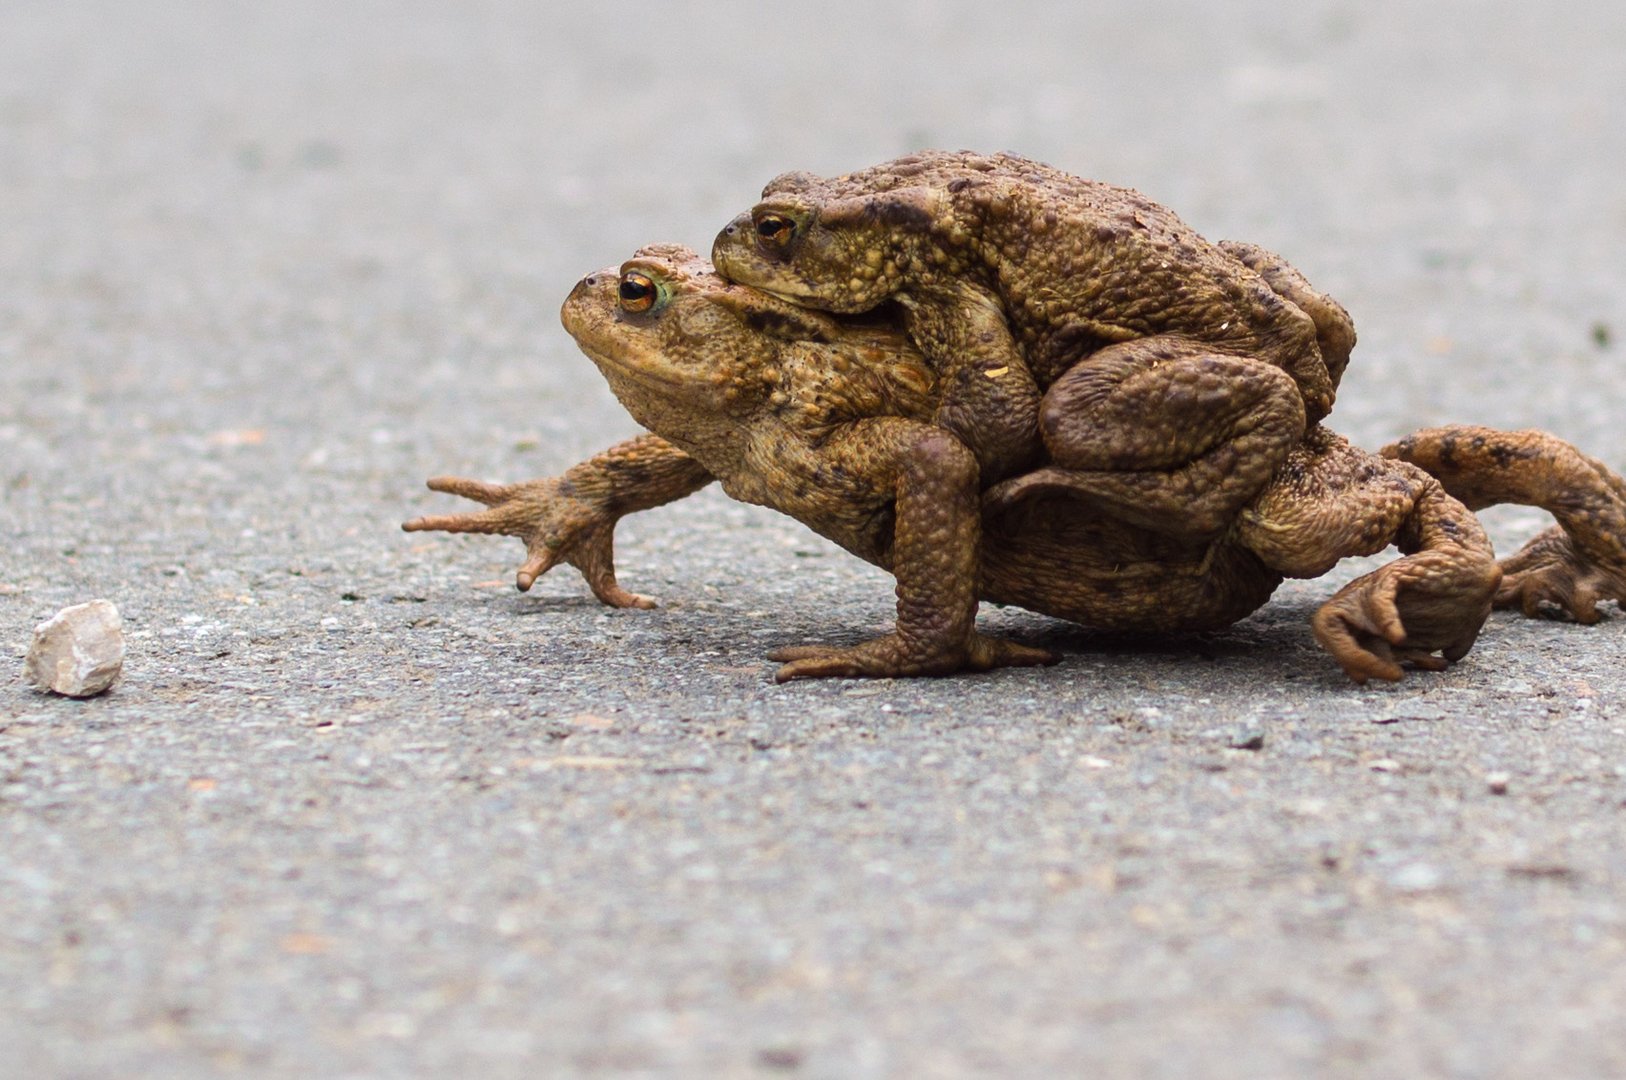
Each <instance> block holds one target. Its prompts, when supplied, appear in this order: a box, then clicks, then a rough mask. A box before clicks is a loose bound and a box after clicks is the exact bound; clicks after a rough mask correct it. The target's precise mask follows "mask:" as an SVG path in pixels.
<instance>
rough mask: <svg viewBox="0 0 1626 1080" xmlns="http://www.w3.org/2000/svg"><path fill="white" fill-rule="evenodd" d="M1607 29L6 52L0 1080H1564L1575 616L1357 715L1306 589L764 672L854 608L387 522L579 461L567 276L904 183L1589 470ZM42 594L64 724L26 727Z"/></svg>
mask: <svg viewBox="0 0 1626 1080" xmlns="http://www.w3.org/2000/svg"><path fill="white" fill-rule="evenodd" d="M1623 43H1626V7H1623V6H1622V5H1620V4H1618V3H1605V2H1597V3H1565V2H1562V0H1558V2H1554V3H1547V4H1540V5H1535V4H1521V5H1515V4H1511V3H1495V2H1491V0H1486V2H1483V3H1441V4H1416V3H1411V2H1398V0H1375V2H1374V0H1368V2H1363V3H1358V4H1357V3H1338V2H1326V0H1307V2H1304V3H1298V4H1292V5H1283V4H1278V3H1262V2H1261V3H1249V4H1228V5H1220V4H1211V5H1210V4H1195V3H1193V4H1172V5H1149V4H1144V3H1138V2H1127V0H1126V2H1109V3H1102V4H1090V5H1082V4H1080V5H1072V6H1062V5H1044V4H1037V3H1033V4H1029V3H1021V2H1012V3H1002V4H999V5H995V6H991V5H984V4H977V3H969V2H967V3H930V2H925V0H918V2H914V3H902V4H897V5H892V6H889V7H884V8H881V9H877V8H876V7H875V6H874V5H870V4H863V3H846V2H841V3H834V2H832V3H825V4H822V5H804V6H799V7H795V8H792V7H789V6H784V7H780V6H772V7H770V6H767V5H745V4H740V5H727V4H710V3H708V4H700V3H672V4H664V5H620V6H609V5H596V4H595V5H586V4H583V5H565V4H524V3H518V2H502V3H479V4H474V3H470V4H463V5H451V4H431V3H405V4H383V3H317V2H314V0H293V2H279V3H275V4H247V3H219V4H205V3H192V4H188V3H178V2H151V3H148V2H143V3H139V4H135V3H112V2H105V3H56V2H49V0H8V2H7V3H6V4H5V5H3V6H0V656H3V657H7V658H9V659H7V660H6V662H5V665H4V669H3V670H0V1002H3V1003H4V1004H3V1006H0V1075H3V1076H5V1077H86V1078H89V1077H108V1076H120V1077H134V1076H155V1077H159V1076H161V1077H166V1078H167V1077H182V1078H185V1077H212V1076H219V1075H248V1076H300V1077H306V1076H332V1077H394V1076H425V1077H464V1076H476V1075H477V1076H484V1077H493V1078H495V1077H510V1076H512V1077H522V1076H544V1075H547V1076H556V1075H577V1074H582V1075H586V1074H609V1073H629V1072H630V1073H648V1074H663V1075H688V1076H712V1075H753V1074H763V1075H768V1074H779V1075H802V1076H809V1077H832V1078H835V1077H841V1078H846V1077H879V1076H948V1075H963V1074H976V1073H981V1074H988V1075H1007V1076H1049V1075H1060V1074H1070V1075H1081V1076H1092V1077H1117V1076H1126V1077H1127V1076H1135V1077H1169V1078H1188V1077H1249V1078H1270V1077H1300V1076H1312V1075H1315V1076H1335V1077H1336V1076H1351V1077H1353V1076H1373V1077H1378V1076H1383V1077H1394V1076H1406V1077H1451V1078H1479V1077H1528V1076H1563V1077H1568V1078H1577V1077H1619V1076H1622V1075H1626V682H1623V680H1622V659H1623V657H1626V618H1622V616H1621V614H1620V613H1619V612H1618V611H1617V610H1615V609H1614V608H1613V607H1611V608H1610V614H1611V616H1612V617H1611V618H1608V619H1606V620H1605V621H1604V622H1603V623H1602V624H1600V625H1598V626H1596V627H1591V628H1584V627H1577V626H1573V625H1564V624H1558V623H1551V622H1538V621H1531V620H1525V619H1522V618H1518V617H1514V616H1511V615H1497V616H1495V617H1494V618H1493V619H1492V621H1491V623H1490V625H1489V626H1488V627H1487V629H1486V632H1485V634H1484V636H1483V637H1482V639H1481V643H1480V644H1479V646H1478V647H1477V648H1475V650H1474V651H1473V652H1472V653H1471V654H1470V655H1469V657H1468V658H1467V659H1466V660H1464V661H1463V662H1462V663H1460V664H1458V665H1457V666H1455V667H1454V668H1452V669H1451V670H1450V671H1448V672H1446V673H1443V674H1423V673H1414V674H1411V675H1409V676H1408V677H1407V678H1406V679H1405V680H1404V682H1402V683H1401V684H1399V685H1395V686H1388V685H1384V686H1372V687H1369V688H1366V689H1358V688H1356V687H1354V686H1353V685H1351V684H1350V683H1349V682H1348V681H1347V680H1346V679H1345V678H1344V677H1343V676H1342V675H1341V674H1340V673H1339V671H1338V670H1337V668H1336V666H1335V665H1334V664H1333V663H1332V662H1331V661H1330V660H1329V659H1328V658H1327V657H1326V656H1325V655H1324V654H1322V653H1321V652H1319V651H1318V650H1317V649H1316V648H1315V646H1314V644H1313V643H1312V641H1311V639H1310V635H1309V632H1308V628H1307V619H1308V617H1309V614H1310V612H1311V611H1313V610H1314V608H1315V606H1316V604H1317V603H1318V602H1319V601H1320V600H1322V599H1323V598H1325V597H1326V596H1328V595H1330V593H1331V592H1332V591H1333V590H1334V588H1335V587H1336V585H1337V584H1338V583H1339V582H1341V581H1345V580H1348V579H1349V578H1350V577H1352V576H1354V575H1355V574H1356V573H1358V572H1360V571H1361V570H1362V569H1363V568H1364V566H1366V565H1369V564H1362V565H1353V564H1352V565H1347V566H1344V567H1340V568H1339V570H1338V571H1337V572H1336V573H1335V574H1334V575H1332V576H1331V577H1329V578H1328V579H1324V580H1321V581H1314V582H1307V583H1299V584H1295V585H1293V586H1291V587H1287V588H1284V589H1283V590H1282V591H1281V592H1280V593H1279V594H1278V596H1277V597H1276V599H1275V600H1274V601H1273V602H1272V603H1271V605H1270V606H1269V607H1267V608H1266V609H1265V610H1264V611H1262V612H1261V613H1259V614H1258V615H1256V616H1254V617H1253V618H1250V619H1248V620H1247V621H1245V622H1243V623H1241V624H1240V625H1238V626H1236V627H1235V628H1233V629H1231V630H1228V631H1226V632H1223V633H1216V634H1211V635H1205V636H1203V637H1200V638H1188V639H1176V640H1167V641H1151V642H1125V641H1118V640H1113V639H1110V638H1107V637H1103V636H1101V635H1091V634H1087V633H1083V632H1079V631H1076V630H1072V629H1069V628H1067V627H1065V626H1062V625H1060V624H1057V623H1054V622H1051V621H1049V620H1045V619H1042V618H1039V617H1037V616H1031V615H1027V614H1023V613H1021V612H1013V611H991V612H988V613H986V614H985V622H986V623H987V624H988V625H989V626H991V627H993V628H995V629H997V630H999V631H1000V632H1003V633H1007V634H1010V635H1011V636H1014V637H1016V638H1019V639H1021V640H1025V641H1031V642H1036V643H1044V644H1049V645H1052V646H1055V647H1057V648H1059V649H1060V650H1062V651H1063V652H1064V653H1065V654H1066V657H1065V660H1064V662H1063V663H1062V664H1060V665H1059V666H1057V667H1054V668H1050V669H1045V670H1022V671H1004V672H998V673H994V674H990V675H984V676H976V677H965V678H954V679H944V680H937V681H879V682H843V681H827V682H811V683H804V684H793V685H788V686H775V685H773V683H772V682H771V681H770V676H771V672H772V665H771V664H769V663H767V662H766V661H765V659H764V653H765V652H767V651H768V650H769V649H771V648H773V647H775V646H779V645H784V644H793V643H803V642H810V641H828V640H851V639H852V638H854V637H855V636H858V635H862V634H867V633H872V632H874V631H876V629H877V628H880V627H883V626H885V625H886V624H887V622H888V621H889V619H890V617H891V600H892V597H891V591H890V581H889V579H887V578H886V577H885V576H884V575H882V574H880V573H878V572H876V571H873V570H871V569H869V568H867V567H865V566H862V565H860V564H858V563H857V561H856V560H854V559H852V558H850V557H848V556H846V555H845V554H843V553H842V552H840V551H838V550H836V549H834V548H832V547H831V546H830V545H829V544H827V543H825V542H823V541H822V540H819V539H818V538H816V537H815V536H813V535H812V534H811V533H809V532H807V531H806V530H804V529H802V528H801V527H800V526H798V525H796V524H794V523H792V522H789V521H787V520H784V519H781V518H778V517H776V516H774V515H773V514H770V513H768V512H766V511H760V510H757V509H754V508H748V507H745V506H741V505H738V504H735V503H731V502H729V501H728V500H727V499H726V498H725V497H724V496H722V495H721V494H720V493H718V492H714V491H707V492H705V493H702V494H701V495H699V496H696V497H695V498H692V499H690V500H687V501H686V502H684V503H682V504H679V505H675V506H672V507H670V508H666V509H662V510H659V511H655V512H651V513H649V514H647V515H644V516H642V517H641V518H635V519H633V520H630V521H628V522H627V523H626V524H625V526H624V527H623V528H622V530H621V532H620V536H619V554H620V564H621V577H622V581H623V583H624V584H626V585H627V586H628V587H630V588H633V589H635V590H639V591H644V592H649V593H653V594H655V595H657V596H658V597H659V598H660V599H661V601H662V602H663V604H662V607H660V608H659V609H658V610H656V611H650V612H642V611H630V612H623V611H610V610H607V609H605V608H603V607H600V606H598V605H597V604H596V603H595V602H594V601H593V600H592V598H591V597H590V596H589V595H588V593H587V591H586V589H585V587H584V586H583V584H582V582H581V580H580V578H579V577H578V576H576V575H575V574H574V572H573V571H571V570H570V569H569V568H564V569H561V570H558V571H555V572H554V573H552V574H550V575H548V576H547V577H546V578H545V579H543V581H541V582H540V583H539V584H538V586H537V588H536V589H535V591H534V592H533V593H532V594H531V595H520V594H518V593H516V592H515V591H514V590H513V589H512V587H511V586H510V584H509V582H510V581H511V579H512V573H513V570H514V569H515V567H517V565H518V564H519V561H520V551H519V546H518V544H517V543H516V542H513V541H508V540H502V539H492V538H454V537H447V536H438V535H411V536H408V535H405V534H402V533H401V532H399V531H398V529H397V525H398V523H399V522H400V521H401V520H402V519H404V518H406V517H410V516H414V515H417V514H421V513H430V512H444V511H448V510H451V509H453V507H454V504H453V501H452V500H450V499H449V498H447V497H444V496H437V495H432V494H430V493H428V492H426V491H424V490H423V480H424V478H425V477H427V476H430V475H433V474H436V473H461V474H465V475H474V476H481V477H486V478H490V479H500V480H517V479H523V478H526V477H532V476H542V475H548V474H553V473H557V472H559V471H561V470H562V469H563V468H565V467H566V466H568V465H570V464H571V463H573V462H575V461H577V460H580V459H581V458H582V457H584V456H586V455H587V454H589V453H591V452H592V451H594V450H597V449H599V448H601V447H604V446H607V445H609V444H610V443H612V442H614V441H616V440H618V439H621V438H624V437H626V436H628V435H630V434H632V433H633V432H634V431H635V430H636V429H635V427H634V425H633V424H632V423H631V421H630V420H629V419H628V418H627V417H626V416H625V414H624V413H623V412H622V411H621V410H620V408H619V407H618V406H617V404H616V403H615V401H614V400H613V398H611V396H610V395H609V393H608V391H607V390H606V389H605V387H604V386H603V384H602V382H601V381H600V379H599V378H598V375H597V373H596V372H595V371H594V370H593V368H592V367H591V365H590V364H589V363H588V362H587V361H586V360H585V358H583V357H582V356H581V355H580V354H579V353H577V351H576V350H575V348H574V346H573V344H572V342H571V341H570V340H569V338H568V337H567V336H566V335H565V334H564V332H563V331H562V330H561V329H560V328H559V326H558V323H557V316H556V313H557V308H558V304H559V303H560V301H562V300H563V298H564V296H565V293H566V292H567V291H568V290H569V288H570V286H571V285H572V284H573V283H574V282H575V281H576V280H577V278H578V277H580V276H581V275H582V274H584V273H586V272H588V271H591V270H594V269H597V268H599V267H602V266H605V265H609V264H613V263H617V262H619V261H620V260H621V259H623V258H625V257H626V256H627V255H629V254H630V253H631V251H632V250H633V249H634V248H635V247H637V246H638V245H640V244H643V243H648V242H653V241H658V240H676V241H683V242H687V243H689V244H691V245H694V246H696V247H699V248H702V249H704V248H705V247H706V246H707V245H709V243H710V239H711V237H712V235H713V234H714V233H715V231H716V229H717V228H718V227H719V226H720V225H721V224H722V223H723V222H725V221H726V220H727V219H728V218H729V217H730V216H732V215H733V214H734V213H736V212H738V211H739V210H740V209H743V208H744V207H746V206H748V205H749V204H750V203H751V202H752V201H753V200H754V198H755V194H756V192H757V190H758V189H759V188H760V186H761V185H762V184H763V183H764V182H766V181H767V180H768V179H769V178H770V177H772V176H773V175H775V174H777V173H779V172H781V171H784V170H788V169H792V168H805V169H811V170H814V171H820V172H834V171H842V170H845V169H848V168H854V167H859V166H862V165H866V164H871V163H873V162H876V161H880V160H883V159H885V158H888V157H892V156H895V155H897V154H899V153H902V152H905V151H907V150H911V149H917V148H920V147H923V146H948V147H958V146H968V147H976V148H981V149H1011V150H1016V151H1019V152H1022V153H1025V154H1027V155H1029V156H1032V157H1037V158H1040V159H1044V160H1048V161H1050V162H1052V163H1054V164H1056V165H1059V166H1061V167H1063V168H1067V169H1069V170H1071V171H1075V172H1079V173H1084V174H1087V175H1092V176H1097V177H1100V178H1103V179H1109V180H1112V181H1115V182H1118V183H1124V184H1131V185H1134V186H1136V187H1139V188H1141V189H1142V190H1144V191H1146V192H1147V193H1148V194H1150V195H1152V196H1153V197H1155V198H1157V199H1159V200H1160V201H1163V202H1166V203H1168V204H1170V205H1172V206H1174V207H1175V208H1176V209H1177V210H1179V211H1180V212H1181V214H1182V215H1183V216H1185V217H1186V218H1187V219H1188V220H1189V221H1190V222H1192V223H1193V224H1194V225H1195V226H1196V227H1197V228H1198V229H1199V230H1200V231H1202V232H1203V233H1204V234H1205V235H1208V236H1211V237H1214V238H1220V237H1229V238H1237V239H1247V240H1252V241H1254V242H1257V243H1260V244H1263V245H1265V246H1267V247H1269V248H1272V249H1274V250H1277V251H1280V252H1282V253H1283V254H1284V255H1286V257H1287V258H1289V259H1290V260H1291V261H1292V262H1294V263H1295V264H1296V265H1297V266H1299V267H1300V269H1302V270H1303V271H1304V272H1305V273H1306V274H1307V275H1308V276H1309V277H1310V279H1311V280H1312V281H1314V282H1315V283H1316V284H1317V285H1318V286H1320V287H1323V288H1325V289H1327V290H1328V291H1330V292H1331V293H1333V294H1334V295H1335V296H1337V297H1339V298H1340V299H1341V300H1342V301H1343V302H1344V303H1345V304H1346V305H1347V306H1348V307H1349V309H1350V310H1351V312H1352V313H1353V314H1354V316H1355V320H1356V323H1357V325H1358V327H1359V328H1360V332H1361V337H1362V340H1361V344H1360V346H1359V347H1358V348H1357V350H1356V353H1355V358H1354V362H1353V364H1352V366H1351V368H1350V371H1349V374H1348V376H1347V378H1346V379H1345V382H1344V389H1343V391H1342V393H1341V395H1340V399H1339V403H1338V408H1337V410H1336V411H1335V413H1334V414H1333V418H1332V424H1333V426H1334V427H1336V428H1337V429H1338V430H1340V431H1342V432H1344V433H1345V434H1348V435H1350V436H1351V437H1352V438H1354V439H1356V440H1357V441H1359V442H1360V443H1362V444H1363V445H1367V446H1377V445H1379V444H1381V443H1382V442H1384V441H1387V440H1388V439H1391V438H1393V437H1395V436H1398V435H1400V434H1403V433H1405V432H1407V431H1409V430H1412V429H1414V428H1417V427H1419V426H1423V425H1427V424H1434V423H1441V422H1446V421H1472V422H1480V423H1488V424H1492V425H1498V426H1504V427H1521V426H1537V427H1542V428H1546V429H1548V430H1551V431H1554V432H1557V433H1559V434H1560V435H1562V436H1564V437H1565V438H1568V439H1571V440H1572V441H1574V442H1576V443H1577V444H1579V445H1580V446H1582V447H1583V448H1584V449H1586V450H1587V451H1589V452H1590V453H1592V454H1594V455H1596V456H1598V457H1601V458H1602V459H1603V460H1605V461H1606V462H1609V463H1610V464H1611V465H1613V466H1614V467H1615V468H1617V469H1626V422H1623V416H1626V375H1623V373H1622V370H1621V368H1622V363H1623V360H1626V352H1623V350H1626V341H1623V338H1626V299H1623V298H1626V181H1623V179H1622V178H1623V177H1626V124H1623V123H1622V121H1621V102H1622V101H1623V100H1626V50H1623V48H1622V45H1623ZM1489 521H1490V525H1491V528H1492V533H1493V537H1494V539H1495V540H1496V542H1497V544H1498V546H1499V548H1508V547H1511V546H1512V545H1515V544H1517V543H1519V542H1521V541H1522V540H1523V539H1524V538H1526V537H1528V536H1530V535H1532V534H1534V533H1535V532H1536V531H1538V530H1539V529H1540V528H1541V527H1542V526H1543V524H1544V521H1543V519H1542V516H1541V515H1540V514H1538V513H1534V512H1528V511H1518V510H1513V511H1498V512H1495V513H1493V514H1492V515H1490V517H1489ZM98 596H100V597H107V598H109V599H111V600H113V601H115V602H116V603H117V604H118V605H119V606H120V608H121V609H122V611H123V613H124V617H125V622H126V629H127V630H128V632H129V637H130V640H129V647H130V655H129V659H128V662H127V664H126V673H125V677H124V680H123V681H122V682H121V683H120V684H119V685H118V686H117V687H116V688H115V689H114V690H113V691H112V692H111V693H110V694H108V695H107V696H104V697H101V698H97V699H93V700H88V701H69V700H64V699H58V698H49V697H45V696H43V695H39V694H36V693H34V692H33V691H31V690H29V689H28V688H27V687H26V686H25V684H24V682H23V680H22V675H21V669H22V657H23V654H24V651H25V649H26V647H27V642H28V636H29V633H30V630H31V628H32V627H33V626H34V624H35V623H37V622H39V621H41V620H43V619H44V618H46V617H47V616H49V615H50V614H52V613H53V612H55V611H56V610H57V609H58V608H60V607H62V606H64V605H66V604H69V603H73V602H77V601H81V600H88V599H91V598H93V597H98ZM1497 774H1502V775H1501V776H1498V775H1497Z"/></svg>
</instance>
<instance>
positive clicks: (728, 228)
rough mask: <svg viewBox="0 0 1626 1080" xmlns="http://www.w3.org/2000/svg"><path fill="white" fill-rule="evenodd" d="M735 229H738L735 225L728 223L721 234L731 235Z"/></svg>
mask: <svg viewBox="0 0 1626 1080" xmlns="http://www.w3.org/2000/svg"><path fill="white" fill-rule="evenodd" d="M736 231H738V227H737V226H734V225H729V226H728V227H727V228H725V229H723V235H724V236H733V235H734V233H735V232H736Z"/></svg>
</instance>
